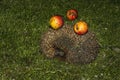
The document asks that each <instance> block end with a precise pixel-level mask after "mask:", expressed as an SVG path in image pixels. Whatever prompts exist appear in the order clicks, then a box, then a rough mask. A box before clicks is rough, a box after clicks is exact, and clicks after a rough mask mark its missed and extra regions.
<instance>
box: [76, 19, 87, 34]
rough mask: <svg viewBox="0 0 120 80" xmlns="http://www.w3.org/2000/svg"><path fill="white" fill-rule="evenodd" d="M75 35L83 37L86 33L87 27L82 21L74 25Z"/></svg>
mask: <svg viewBox="0 0 120 80" xmlns="http://www.w3.org/2000/svg"><path fill="white" fill-rule="evenodd" d="M74 31H75V33H77V34H79V35H83V34H85V33H87V32H88V25H87V23H86V22H84V21H79V22H77V23H76V24H75V25H74Z"/></svg>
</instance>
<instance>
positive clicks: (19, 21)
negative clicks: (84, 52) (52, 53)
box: [0, 0, 120, 80]
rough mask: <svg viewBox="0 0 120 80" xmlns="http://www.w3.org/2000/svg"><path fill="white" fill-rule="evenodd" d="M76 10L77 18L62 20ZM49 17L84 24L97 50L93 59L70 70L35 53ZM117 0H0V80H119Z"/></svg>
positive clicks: (69, 22)
mask: <svg viewBox="0 0 120 80" xmlns="http://www.w3.org/2000/svg"><path fill="white" fill-rule="evenodd" d="M72 8H74V9H77V10H78V13H79V14H78V15H79V16H78V18H77V19H76V20H75V21H73V22H71V21H69V20H67V18H66V11H67V10H68V9H72ZM55 14H60V15H62V16H63V17H64V20H65V23H68V24H71V25H73V24H74V23H75V22H77V21H79V20H84V21H86V22H87V23H88V24H89V29H90V30H92V31H94V32H95V33H96V36H97V38H98V40H99V43H100V45H101V48H100V53H99V55H98V57H97V59H96V60H95V61H94V62H92V63H90V64H87V65H74V64H68V63H66V62H61V61H58V60H56V59H53V60H51V59H47V58H45V57H44V56H42V55H41V54H42V53H41V50H40V39H41V35H42V34H43V33H44V31H46V30H48V29H49V23H48V22H49V19H50V17H51V16H53V15H55ZM119 16H120V1H119V0H104V1H103V0H92V1H90V0H78V1H77V0H76V1H75V0H54V1H51V0H47V2H46V1H45V0H34V1H33V0H1V1H0V79H1V80H120V75H119V74H120V64H119V63H120V35H119V34H120V17H119Z"/></svg>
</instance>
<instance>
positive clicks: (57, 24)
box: [49, 15, 64, 29]
mask: <svg viewBox="0 0 120 80" xmlns="http://www.w3.org/2000/svg"><path fill="white" fill-rule="evenodd" d="M49 23H50V26H51V27H52V28H53V29H59V28H61V27H62V26H63V24H64V21H63V18H62V16H59V15H55V16H53V17H51V18H50V22H49Z"/></svg>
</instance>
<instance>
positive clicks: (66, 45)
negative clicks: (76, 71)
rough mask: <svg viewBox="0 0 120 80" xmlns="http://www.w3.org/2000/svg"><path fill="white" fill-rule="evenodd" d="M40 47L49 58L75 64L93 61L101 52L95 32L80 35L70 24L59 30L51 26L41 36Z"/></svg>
mask: <svg viewBox="0 0 120 80" xmlns="http://www.w3.org/2000/svg"><path fill="white" fill-rule="evenodd" d="M40 47H41V51H42V53H43V54H44V55H45V56H46V57H47V58H50V59H53V58H57V59H60V60H62V61H66V62H68V63H73V64H74V63H75V64H88V63H91V62H92V61H94V60H95V59H96V57H97V55H98V53H99V44H98V40H97V38H96V35H95V33H93V32H92V31H88V32H87V33H86V34H84V35H78V34H76V33H75V32H74V30H73V27H72V26H71V25H68V24H66V25H64V26H63V27H62V28H60V29H58V30H54V29H52V28H49V29H48V30H47V31H46V32H45V33H44V34H43V35H42V37H41V43H40Z"/></svg>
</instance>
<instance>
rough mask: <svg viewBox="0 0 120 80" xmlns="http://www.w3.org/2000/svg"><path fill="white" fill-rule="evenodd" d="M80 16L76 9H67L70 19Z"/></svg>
mask: <svg viewBox="0 0 120 80" xmlns="http://www.w3.org/2000/svg"><path fill="white" fill-rule="evenodd" d="M77 16H78V12H77V10H75V9H71V10H68V11H67V18H68V19H69V20H75V19H76V18H77Z"/></svg>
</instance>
